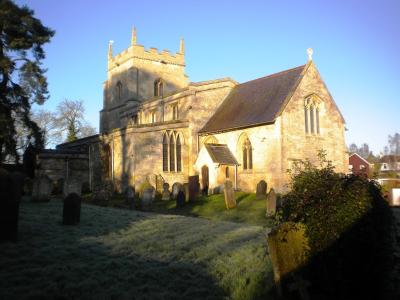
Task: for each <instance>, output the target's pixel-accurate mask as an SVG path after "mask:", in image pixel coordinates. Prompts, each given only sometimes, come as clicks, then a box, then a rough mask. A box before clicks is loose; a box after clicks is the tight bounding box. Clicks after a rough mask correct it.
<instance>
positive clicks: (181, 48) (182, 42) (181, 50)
mask: <svg viewBox="0 0 400 300" xmlns="http://www.w3.org/2000/svg"><path fill="white" fill-rule="evenodd" d="M179 53H180V54H185V44H184V40H183V38H181V42H180V44H179Z"/></svg>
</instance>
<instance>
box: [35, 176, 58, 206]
mask: <svg viewBox="0 0 400 300" xmlns="http://www.w3.org/2000/svg"><path fill="white" fill-rule="evenodd" d="M52 189H53V182H52V181H51V180H50V178H49V177H47V176H46V175H43V176H39V177H37V178H35V179H34V181H33V190H32V201H35V202H47V201H50V195H51V190H52Z"/></svg>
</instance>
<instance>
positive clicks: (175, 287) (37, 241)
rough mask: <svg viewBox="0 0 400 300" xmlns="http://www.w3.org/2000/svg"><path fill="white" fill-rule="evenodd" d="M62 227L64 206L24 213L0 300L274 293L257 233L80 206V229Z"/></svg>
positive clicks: (8, 250)
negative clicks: (18, 240)
mask: <svg viewBox="0 0 400 300" xmlns="http://www.w3.org/2000/svg"><path fill="white" fill-rule="evenodd" d="M61 220H62V203H61V202H56V201H52V202H50V203H39V204H36V203H35V204H33V203H23V204H22V205H21V211H20V221H21V222H20V230H19V231H20V242H18V243H16V244H14V243H6V244H4V245H2V248H1V249H0V291H1V292H0V298H4V299H21V298H32V297H33V298H41V299H42V298H43V299H46V298H50V299H54V298H63V299H74V298H85V299H87V298H88V299H93V298H107V299H111V298H115V299H121V298H127V299H128V298H132V297H134V298H135V299H222V298H226V297H229V298H231V299H257V298H260V297H262V296H264V295H265V294H268V293H269V292H270V290H271V289H272V286H273V283H272V268H271V265H270V261H269V258H268V255H267V252H266V247H265V237H264V231H263V229H262V228H259V227H255V226H244V225H239V224H233V223H224V222H223V223H219V222H210V221H207V220H204V219H200V218H195V219H193V218H187V217H181V216H171V215H156V214H152V213H144V212H137V211H129V210H122V209H110V208H102V207H96V206H93V205H85V204H83V205H82V212H81V223H80V225H78V226H62V225H61ZM266 283H267V284H266Z"/></svg>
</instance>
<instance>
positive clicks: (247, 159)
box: [242, 138, 253, 170]
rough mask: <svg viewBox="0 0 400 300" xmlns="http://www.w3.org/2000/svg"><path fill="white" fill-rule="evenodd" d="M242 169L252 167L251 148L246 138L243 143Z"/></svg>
mask: <svg viewBox="0 0 400 300" xmlns="http://www.w3.org/2000/svg"><path fill="white" fill-rule="evenodd" d="M242 151H243V170H247V169H253V148H252V147H251V143H250V140H249V139H248V138H247V139H246V140H245V142H244V143H243V148H242Z"/></svg>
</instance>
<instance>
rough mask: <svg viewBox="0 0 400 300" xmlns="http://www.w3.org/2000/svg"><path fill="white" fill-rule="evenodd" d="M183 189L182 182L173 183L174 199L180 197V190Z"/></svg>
mask: <svg viewBox="0 0 400 300" xmlns="http://www.w3.org/2000/svg"><path fill="white" fill-rule="evenodd" d="M182 189H183V187H182V184H180V183H179V182H175V183H174V184H173V185H172V199H174V200H176V197H178V193H179V191H181V190H182Z"/></svg>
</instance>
